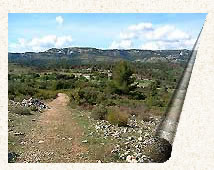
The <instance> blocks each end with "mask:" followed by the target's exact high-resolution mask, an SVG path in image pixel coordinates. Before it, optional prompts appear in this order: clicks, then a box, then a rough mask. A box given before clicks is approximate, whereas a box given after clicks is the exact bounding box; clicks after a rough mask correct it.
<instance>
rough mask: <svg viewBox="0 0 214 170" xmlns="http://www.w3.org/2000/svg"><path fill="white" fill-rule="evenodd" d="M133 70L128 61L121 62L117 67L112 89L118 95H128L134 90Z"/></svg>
mask: <svg viewBox="0 0 214 170" xmlns="http://www.w3.org/2000/svg"><path fill="white" fill-rule="evenodd" d="M132 74H133V70H132V68H131V66H130V65H129V64H128V63H127V62H126V61H120V62H119V63H117V64H116V65H115V67H114V68H113V71H112V78H113V80H112V83H111V85H112V86H113V87H112V88H113V89H114V91H115V92H116V93H118V94H128V93H129V92H130V91H131V90H133V86H131V84H132V83H134V78H133V77H132Z"/></svg>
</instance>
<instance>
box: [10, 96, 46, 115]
mask: <svg viewBox="0 0 214 170" xmlns="http://www.w3.org/2000/svg"><path fill="white" fill-rule="evenodd" d="M10 104H11V105H12V106H23V107H33V106H34V107H35V108H36V110H38V111H40V112H41V111H43V110H44V109H49V107H48V106H47V105H46V104H44V103H43V102H41V101H40V100H38V99H33V98H32V97H31V98H29V99H23V100H22V102H15V101H13V100H10Z"/></svg>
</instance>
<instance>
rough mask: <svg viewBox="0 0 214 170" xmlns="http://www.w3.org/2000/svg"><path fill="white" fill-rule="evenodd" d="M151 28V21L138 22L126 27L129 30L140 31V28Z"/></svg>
mask: <svg viewBox="0 0 214 170" xmlns="http://www.w3.org/2000/svg"><path fill="white" fill-rule="evenodd" d="M152 29H153V28H152V24H151V23H139V24H136V25H131V26H129V27H128V30H130V31H142V30H152Z"/></svg>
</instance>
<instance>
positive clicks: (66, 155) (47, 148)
mask: <svg viewBox="0 0 214 170" xmlns="http://www.w3.org/2000/svg"><path fill="white" fill-rule="evenodd" d="M68 101H69V98H68V96H67V95H66V94H63V93H59V94H58V97H57V98H56V99H54V100H53V101H51V102H49V103H47V105H48V106H49V107H50V109H48V110H47V111H45V112H43V113H41V115H40V116H39V118H38V120H36V122H35V123H36V125H35V126H34V128H33V129H31V131H32V133H31V134H27V135H26V136H25V138H24V141H23V142H24V146H23V147H24V151H25V152H24V153H23V154H21V155H20V157H19V159H18V162H86V161H84V160H83V159H82V158H81V156H80V155H81V154H82V153H86V152H87V148H86V147H85V146H84V145H83V144H82V142H81V140H82V137H83V135H84V133H83V129H82V128H81V127H80V126H79V125H78V124H77V123H76V122H75V120H74V119H73V117H72V110H71V109H70V108H69V107H68V106H67V104H68Z"/></svg>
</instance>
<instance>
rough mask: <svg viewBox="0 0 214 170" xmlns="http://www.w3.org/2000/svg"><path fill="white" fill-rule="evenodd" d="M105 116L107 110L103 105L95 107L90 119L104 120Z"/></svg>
mask: <svg viewBox="0 0 214 170" xmlns="http://www.w3.org/2000/svg"><path fill="white" fill-rule="evenodd" d="M106 114H107V109H106V107H105V106H103V105H99V106H96V107H95V108H94V109H93V110H92V112H91V117H92V118H94V119H95V120H104V119H105V117H106Z"/></svg>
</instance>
